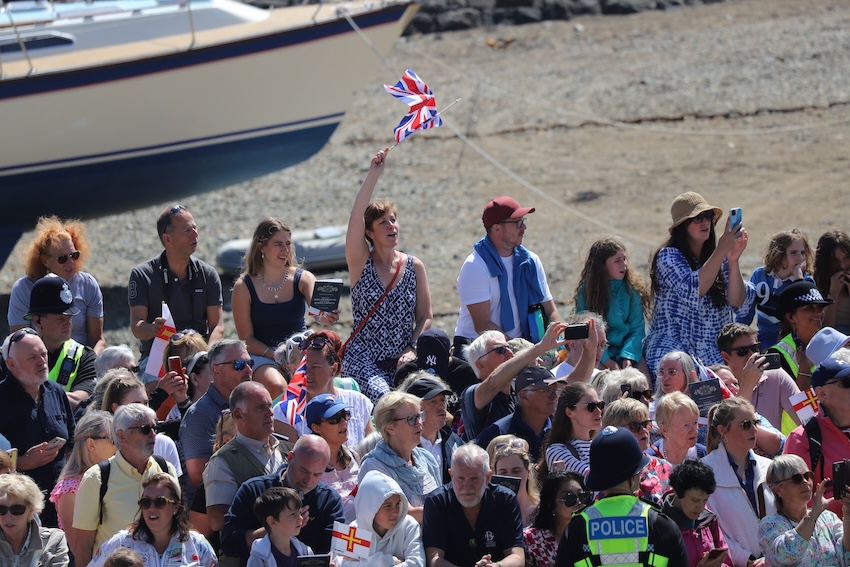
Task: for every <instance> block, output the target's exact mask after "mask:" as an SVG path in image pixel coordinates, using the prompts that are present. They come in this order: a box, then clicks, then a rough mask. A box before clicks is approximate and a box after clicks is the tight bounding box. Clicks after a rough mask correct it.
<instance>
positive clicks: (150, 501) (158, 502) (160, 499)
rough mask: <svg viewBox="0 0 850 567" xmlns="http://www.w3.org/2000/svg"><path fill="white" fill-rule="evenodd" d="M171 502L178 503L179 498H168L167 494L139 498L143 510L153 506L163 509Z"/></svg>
mask: <svg viewBox="0 0 850 567" xmlns="http://www.w3.org/2000/svg"><path fill="white" fill-rule="evenodd" d="M169 504H178V501H177V500H173V499H171V498H166V497H165V496H157V497H156V498H148V497H147V496H142V497H141V498H139V508H141V509H142V510H147V509H148V508H150V507H151V506H153V507H155V508H156V509H157V510H162V509H163V508H165V507H166V506H168V505H169Z"/></svg>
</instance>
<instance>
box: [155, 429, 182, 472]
mask: <svg viewBox="0 0 850 567" xmlns="http://www.w3.org/2000/svg"><path fill="white" fill-rule="evenodd" d="M153 454H154V455H157V456H159V457H162V458H163V459H165V460H166V462H169V463H171V464H172V465H173V466H174V470H176V471H177V476H178V477H181V476H183V469H182V468H180V454H179V453H178V452H177V445H176V444H175V443H174V440H173V439H172V438H171V437H169V436H168V435H165V434H164V433H157V434H156V440H155V441H154V444H153Z"/></svg>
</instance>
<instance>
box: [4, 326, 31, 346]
mask: <svg viewBox="0 0 850 567" xmlns="http://www.w3.org/2000/svg"><path fill="white" fill-rule="evenodd" d="M26 335H38V333H37V332H36V330H35V329H33V328H32V327H24V328H23V329H18V330H17V331H15V332H14V333H12V336H11V337H9V347H11V346H12V345H13V344H15V343H16V342H18V341H19V340H21V339H22V338H24V337H25V336H26Z"/></svg>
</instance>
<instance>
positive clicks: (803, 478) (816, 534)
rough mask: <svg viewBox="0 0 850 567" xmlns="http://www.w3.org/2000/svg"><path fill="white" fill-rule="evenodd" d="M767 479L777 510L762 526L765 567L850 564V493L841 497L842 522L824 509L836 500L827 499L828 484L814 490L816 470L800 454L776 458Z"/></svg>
mask: <svg viewBox="0 0 850 567" xmlns="http://www.w3.org/2000/svg"><path fill="white" fill-rule="evenodd" d="M765 481H766V482H767V485H768V486H769V487H770V490H771V492H773V494H774V502H775V504H776V512H777V513H776V514H774V515H771V516H765V517H764V518H763V519H762V520H761V521H760V522H759V544H760V545H761V550H762V552H763V553H764V557H765V563H766V564H767V565H772V566H783V565H787V566H789V567H790V566H792V565H794V566H799V567H810V566H811V567H814V566H819V565H845V566H846V565H850V525H848V523H850V493H847V492H845V493H844V496H843V497H842V498H841V509H842V511H843V513H844V520H843V521H842V520H841V519H840V518H839V517H838V516H836V515H835V514H834V513H833V512H831V511H829V510H827V509H826V507H827V506H828V505H829V503H830V502H832V498H824V496H823V493H824V490H825V489H826V487H827V484H828V483H829V481H828V480H823V481H821V482H820V484H818V485H817V486H816V487H815V486H814V475H813V474H812V471H810V470H809V467H808V465H806V462H805V461H804V460H803V459H801V458H800V457H799V456H797V455H780V456H778V457H776V458H775V459H774V460H773V462H771V463H770V466H768V468H767V476H766V478H765ZM810 500H811V503H812V506H811V508H809V506H808V503H809V501H810Z"/></svg>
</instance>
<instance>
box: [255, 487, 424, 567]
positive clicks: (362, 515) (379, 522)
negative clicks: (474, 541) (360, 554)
mask: <svg viewBox="0 0 850 567" xmlns="http://www.w3.org/2000/svg"><path fill="white" fill-rule="evenodd" d="M408 507H409V505H408V503H407V498H406V497H405V496H404V493H403V492H402V490H401V487H400V486H399V485H398V483H397V482H396V481H395V480H393V479H391V478H390V477H388V476H387V475H385V474H383V473H381V472H379V471H369V472H367V473H366V475H365V476H364V477H363V480H362V482H361V483H360V486H359V487H358V488H357V496H355V497H354V509H355V511H356V513H357V519H356V520H354V521H353V522H352V523H351V525H352V526H363V527H366V529H368V530H371V532H372V545H371V547H370V549H371V550H372V551H371V555H370V556H369V558H368V559H364V560H358V559H352V558H349V557H345V556H337V557H336V558H334V564H335V565H336V566H337V567H385V566H387V565H395V566H396V567H425V551H424V550H423V549H422V539H421V537H420V529H419V523H418V522H417V521H416V520H414V519H413V517H412V516H410V515H408V513H407V510H408ZM248 567H251V566H250V565H249V566H248Z"/></svg>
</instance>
